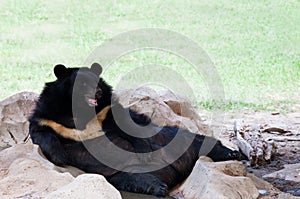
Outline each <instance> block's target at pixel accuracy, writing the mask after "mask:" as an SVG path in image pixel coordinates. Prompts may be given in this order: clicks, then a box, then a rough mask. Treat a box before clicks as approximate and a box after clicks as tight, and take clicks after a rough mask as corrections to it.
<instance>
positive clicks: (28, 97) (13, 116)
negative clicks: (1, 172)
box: [0, 92, 38, 151]
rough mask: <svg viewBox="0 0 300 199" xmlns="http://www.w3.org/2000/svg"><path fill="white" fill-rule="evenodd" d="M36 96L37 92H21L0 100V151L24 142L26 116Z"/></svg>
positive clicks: (26, 133)
mask: <svg viewBox="0 0 300 199" xmlns="http://www.w3.org/2000/svg"><path fill="white" fill-rule="evenodd" d="M37 98H38V94H35V93H32V92H22V93H17V94H15V95H13V96H11V97H9V98H7V99H5V100H3V101H1V102H0V151H1V150H3V149H5V148H8V147H10V146H13V145H15V144H18V143H22V142H24V139H25V138H26V137H27V135H28V126H29V123H28V121H27V118H28V116H29V114H30V113H31V111H32V109H33V108H34V106H35V102H36V100H37Z"/></svg>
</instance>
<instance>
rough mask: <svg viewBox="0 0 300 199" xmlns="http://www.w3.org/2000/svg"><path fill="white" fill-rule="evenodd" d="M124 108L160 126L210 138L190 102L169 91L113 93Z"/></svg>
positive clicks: (123, 91) (208, 131) (147, 88)
mask: <svg viewBox="0 0 300 199" xmlns="http://www.w3.org/2000/svg"><path fill="white" fill-rule="evenodd" d="M114 94H115V95H114V96H115V97H117V98H118V99H119V101H120V103H121V104H122V105H123V106H125V107H130V108H131V109H133V110H135V111H137V112H139V113H144V114H145V115H147V116H148V117H150V118H151V120H152V121H153V123H155V124H157V125H160V126H165V125H169V126H177V127H181V128H184V129H188V130H189V131H191V132H194V133H199V134H203V135H210V136H212V135H213V133H212V131H210V130H209V129H208V128H207V126H206V125H204V123H203V121H202V120H201V118H200V116H199V115H198V113H197V111H196V109H195V108H194V107H193V106H192V105H191V102H190V101H189V100H187V99H185V98H183V97H181V96H178V95H175V94H174V93H172V92H171V91H160V92H156V91H155V90H154V89H152V88H149V87H139V88H137V89H125V90H119V91H115V92H114Z"/></svg>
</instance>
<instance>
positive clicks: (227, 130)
mask: <svg viewBox="0 0 300 199" xmlns="http://www.w3.org/2000/svg"><path fill="white" fill-rule="evenodd" d="M204 115H205V113H204ZM222 120H223V122H217V123H215V124H213V125H212V126H213V128H217V129H218V130H219V132H220V133H221V136H224V137H227V138H229V139H231V140H233V142H234V139H235V138H234V137H235V135H234V134H235V133H234V122H235V121H237V122H238V123H240V124H243V125H249V126H251V127H252V128H254V129H255V128H257V129H258V128H270V127H276V128H280V129H283V130H285V131H289V133H286V134H281V133H276V132H272V133H267V132H264V134H265V135H264V136H268V137H270V138H274V137H283V138H284V140H283V141H282V140H281V141H275V146H276V147H277V149H276V153H275V154H274V156H273V158H272V161H271V162H269V163H266V164H264V165H259V166H255V167H251V166H250V165H248V164H247V162H244V163H245V165H247V169H248V172H249V173H253V174H254V175H255V176H257V177H259V178H262V179H264V180H266V181H268V182H270V183H271V184H273V185H274V186H275V187H276V188H278V189H279V190H281V191H283V192H286V193H291V194H293V195H294V196H300V183H299V182H294V181H286V180H282V179H279V178H275V179H274V178H263V176H264V175H266V174H269V173H273V172H275V171H278V170H281V169H283V168H284V165H286V164H295V163H300V140H299V139H300V111H296V112H291V113H280V112H267V111H254V110H250V109H243V110H234V111H228V112H226V113H225V114H224V118H223V119H222ZM206 121H208V119H207V120H206ZM214 130H215V129H214ZM291 137H294V138H295V137H296V138H297V139H298V140H296V141H295V140H294V141H293V140H289V138H291ZM248 163H249V162H248Z"/></svg>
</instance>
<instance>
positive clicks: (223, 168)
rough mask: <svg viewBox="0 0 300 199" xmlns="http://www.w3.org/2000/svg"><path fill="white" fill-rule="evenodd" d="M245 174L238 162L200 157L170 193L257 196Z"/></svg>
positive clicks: (191, 197) (189, 197) (191, 198)
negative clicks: (186, 176)
mask: <svg viewBox="0 0 300 199" xmlns="http://www.w3.org/2000/svg"><path fill="white" fill-rule="evenodd" d="M246 174H247V172H246V169H245V167H244V165H243V164H242V163H240V162H237V161H226V162H212V161H211V160H210V159H209V158H207V157H200V159H199V160H198V161H197V163H196V165H195V167H194V169H193V171H192V173H191V175H190V176H189V177H188V178H187V179H186V180H185V182H184V183H183V184H182V185H181V186H180V187H178V188H177V189H175V190H173V191H172V195H175V196H177V197H178V196H179V197H183V198H185V199H195V198H201V199H205V198H207V199H211V198H228V199H229V198H230V199H233V198H249V199H250V198H257V197H258V196H259V192H258V190H257V188H256V187H255V185H254V183H253V182H252V180H251V179H250V178H248V177H246Z"/></svg>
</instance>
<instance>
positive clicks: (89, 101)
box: [85, 96, 98, 107]
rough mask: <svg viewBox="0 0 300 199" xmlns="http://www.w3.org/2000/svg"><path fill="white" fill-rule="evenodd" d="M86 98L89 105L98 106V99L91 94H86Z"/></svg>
mask: <svg viewBox="0 0 300 199" xmlns="http://www.w3.org/2000/svg"><path fill="white" fill-rule="evenodd" d="M85 100H86V102H87V103H88V105H89V106H92V107H93V106H98V103H97V100H96V99H95V98H92V97H90V96H85Z"/></svg>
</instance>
